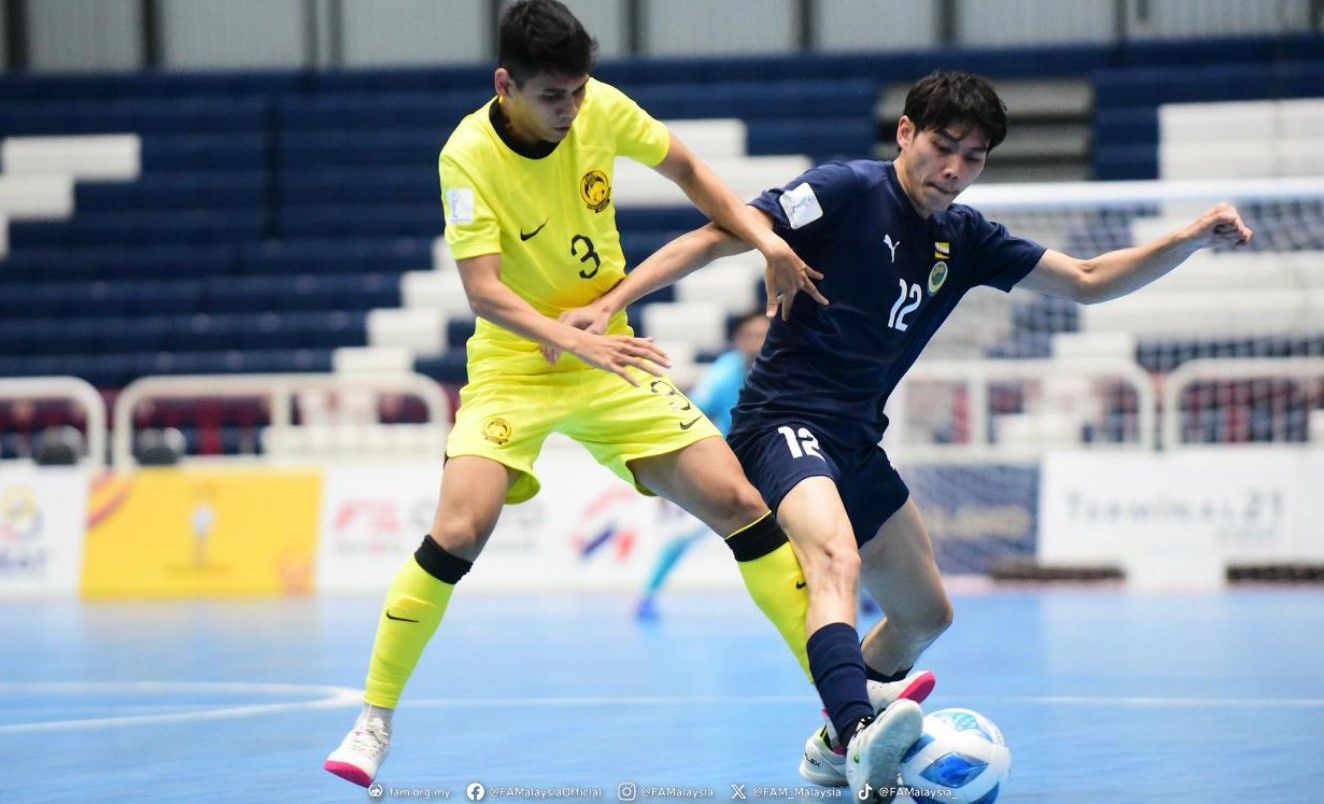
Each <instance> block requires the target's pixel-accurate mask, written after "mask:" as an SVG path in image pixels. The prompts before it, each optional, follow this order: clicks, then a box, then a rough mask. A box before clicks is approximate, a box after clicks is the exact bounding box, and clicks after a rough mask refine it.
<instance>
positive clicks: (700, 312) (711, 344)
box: [643, 302, 726, 352]
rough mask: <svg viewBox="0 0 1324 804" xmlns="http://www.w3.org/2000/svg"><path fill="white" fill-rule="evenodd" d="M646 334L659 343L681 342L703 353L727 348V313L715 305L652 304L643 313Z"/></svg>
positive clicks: (706, 303)
mask: <svg viewBox="0 0 1324 804" xmlns="http://www.w3.org/2000/svg"><path fill="white" fill-rule="evenodd" d="M643 328H644V333H645V334H646V335H647V336H648V337H650V338H652V339H653V340H655V341H658V342H677V343H684V344H688V345H690V346H692V347H693V348H694V349H697V350H699V351H704V350H706V351H713V352H716V351H720V350H722V349H723V348H724V347H725V346H726V310H725V309H724V308H723V307H722V305H720V304H717V303H715V302H672V303H670V304H650V305H647V306H646V307H644V310H643Z"/></svg>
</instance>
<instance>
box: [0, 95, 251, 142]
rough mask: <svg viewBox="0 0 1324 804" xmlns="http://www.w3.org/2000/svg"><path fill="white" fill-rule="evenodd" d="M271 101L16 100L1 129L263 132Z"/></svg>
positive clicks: (2, 116) (1, 112)
mask: <svg viewBox="0 0 1324 804" xmlns="http://www.w3.org/2000/svg"><path fill="white" fill-rule="evenodd" d="M270 105H271V104H270V101H268V100H266V99H262V98H247V99H243V98H224V97H220V98H206V97H204V98H173V99H170V100H139V99H134V100H112V101H92V100H80V101H54V102H50V103H13V104H4V105H2V106H0V131H3V132H5V133H6V134H7V135H10V136H13V135H20V134H21V135H28V134H32V135H37V134H100V133H124V132H135V133H138V134H181V133H187V132H191V131H206V132H210V133H222V132H242V131H260V130H262V129H263V128H264V127H265V126H266V124H267V119H266V118H267V115H268V113H269V109H270Z"/></svg>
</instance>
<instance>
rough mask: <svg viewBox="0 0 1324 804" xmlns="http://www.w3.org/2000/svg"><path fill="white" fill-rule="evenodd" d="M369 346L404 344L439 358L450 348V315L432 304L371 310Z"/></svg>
mask: <svg viewBox="0 0 1324 804" xmlns="http://www.w3.org/2000/svg"><path fill="white" fill-rule="evenodd" d="M368 345H369V346H401V347H404V348H406V349H410V350H412V351H413V352H414V354H415V355H418V356H421V357H435V356H437V355H440V354H441V353H442V352H444V351H445V350H446V318H445V316H443V315H440V314H439V313H438V312H437V311H436V310H434V309H432V308H429V307H413V308H382V309H377V310H369V311H368Z"/></svg>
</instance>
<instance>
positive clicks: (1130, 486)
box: [1037, 447, 1324, 577]
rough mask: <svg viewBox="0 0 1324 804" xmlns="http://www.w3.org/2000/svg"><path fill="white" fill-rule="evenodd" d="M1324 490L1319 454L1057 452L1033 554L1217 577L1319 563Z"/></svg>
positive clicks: (1050, 462) (1049, 464)
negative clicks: (1271, 565)
mask: <svg viewBox="0 0 1324 804" xmlns="http://www.w3.org/2000/svg"><path fill="white" fill-rule="evenodd" d="M1321 490H1324V451H1321V450H1310V449H1291V448H1288V449H1283V448H1264V449H1260V448H1255V447H1238V448H1228V449H1211V450H1181V451H1177V452H1172V453H1167V454H1163V455H1109V456H1106V457H1104V456H1101V455H1100V454H1099V453H1097V452H1093V453H1090V452H1062V453H1054V454H1051V455H1049V456H1048V457H1047V458H1046V459H1045V462H1044V471H1043V480H1042V485H1041V486H1040V502H1039V510H1040V518H1039V522H1040V530H1039V543H1038V550H1037V554H1038V557H1039V559H1040V560H1041V561H1043V562H1045V563H1071V562H1105V561H1107V562H1116V563H1119V564H1121V565H1122V566H1124V567H1129V566H1135V567H1136V568H1137V569H1144V568H1145V567H1149V566H1166V567H1168V568H1169V569H1170V570H1173V571H1174V572H1175V575H1174V577H1180V576H1181V575H1182V574H1183V573H1185V574H1188V575H1190V576H1191V577H1196V576H1199V575H1208V574H1210V573H1215V574H1218V575H1221V572H1222V569H1223V568H1224V567H1225V566H1226V565H1227V564H1228V563H1229V562H1278V561H1302V560H1305V561H1318V560H1320V559H1324V524H1322V523H1324V493H1321ZM1174 572H1169V573H1168V574H1170V575H1172V574H1174Z"/></svg>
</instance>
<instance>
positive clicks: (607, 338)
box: [570, 332, 671, 386]
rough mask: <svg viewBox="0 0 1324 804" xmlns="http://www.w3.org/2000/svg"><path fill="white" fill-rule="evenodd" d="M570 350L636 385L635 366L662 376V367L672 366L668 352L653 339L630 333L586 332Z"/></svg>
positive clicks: (584, 359)
mask: <svg viewBox="0 0 1324 804" xmlns="http://www.w3.org/2000/svg"><path fill="white" fill-rule="evenodd" d="M570 353H571V354H573V355H574V356H575V357H578V358H579V359H580V360H583V361H584V362H585V363H588V364H589V365H590V366H593V367H594V368H600V369H602V370H603V371H610V372H611V373H612V374H615V375H617V376H619V377H621V378H622V379H624V380H625V381H626V382H628V383H629V384H631V385H634V386H638V385H639V381H638V380H636V379H635V378H634V377H633V376H631V374H630V372H629V369H630V368H631V367H633V368H637V369H643V370H644V371H646V372H648V373H649V374H652V375H653V376H654V377H661V376H662V369H664V368H666V367H668V366H670V365H671V360H670V358H668V357H667V353H666V352H664V351H662V350H661V349H659V348H657V347H656V346H655V345H653V341H652V339H651V338H634V337H630V336H628V335H598V334H596V333H592V332H585V333H583V334H582V335H580V336H579V339H578V340H577V341H575V345H574V346H572V347H570Z"/></svg>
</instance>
